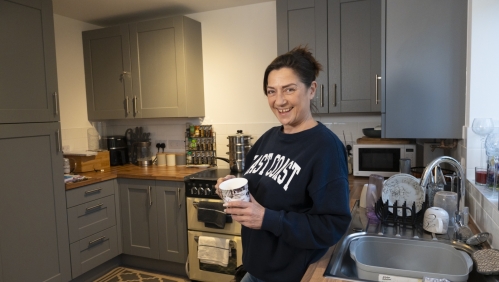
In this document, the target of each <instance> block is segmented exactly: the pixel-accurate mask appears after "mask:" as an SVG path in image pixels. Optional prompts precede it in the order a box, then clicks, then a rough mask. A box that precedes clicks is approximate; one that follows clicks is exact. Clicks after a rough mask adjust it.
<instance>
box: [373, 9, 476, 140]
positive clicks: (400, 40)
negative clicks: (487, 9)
mask: <svg viewBox="0 0 499 282" xmlns="http://www.w3.org/2000/svg"><path fill="white" fill-rule="evenodd" d="M382 11H383V18H384V19H385V20H384V21H383V27H382V37H383V41H382V42H383V44H384V50H385V52H384V53H383V56H384V58H382V62H383V70H384V74H383V76H384V77H386V79H383V80H382V93H383V95H384V99H383V100H384V102H385V103H384V108H383V109H382V123H383V131H382V134H383V137H386V138H442V139H460V138H462V127H463V125H464V118H465V101H466V46H467V1H466V0H440V1H433V0H418V1H400V0H385V1H383V7H382Z"/></svg>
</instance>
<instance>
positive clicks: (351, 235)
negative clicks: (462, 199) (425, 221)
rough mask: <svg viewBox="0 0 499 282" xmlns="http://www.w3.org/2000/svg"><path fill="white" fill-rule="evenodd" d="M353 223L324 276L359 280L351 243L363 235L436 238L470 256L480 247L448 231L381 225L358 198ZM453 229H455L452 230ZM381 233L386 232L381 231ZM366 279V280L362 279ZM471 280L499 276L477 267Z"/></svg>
mask: <svg viewBox="0 0 499 282" xmlns="http://www.w3.org/2000/svg"><path fill="white" fill-rule="evenodd" d="M352 218H353V219H352V223H351V224H350V227H349V230H348V232H347V234H345V236H343V238H342V239H341V240H340V241H339V242H338V243H337V244H336V246H335V248H334V251H333V255H332V256H331V260H330V262H329V264H328V267H327V268H326V271H325V273H324V276H326V277H336V278H341V279H345V280H357V281H359V280H360V279H359V278H358V274H357V267H356V265H355V261H354V260H353V259H352V258H351V257H350V251H349V248H350V243H351V242H352V241H354V240H357V239H359V238H362V237H384V238H393V239H399V238H403V239H407V240H418V241H428V242H435V240H434V239H436V240H437V241H438V242H440V243H444V244H449V245H451V246H452V247H454V248H455V249H457V250H461V251H464V252H466V253H468V254H469V255H470V257H471V255H472V254H473V252H474V251H476V250H477V248H475V247H472V246H469V245H467V244H464V243H461V242H458V241H454V240H451V239H449V238H452V236H449V235H447V234H443V235H438V236H437V237H436V238H432V235H431V234H430V233H428V232H426V231H424V230H423V229H422V228H421V227H419V226H416V228H412V227H406V228H404V227H398V228H397V227H395V226H381V225H380V224H378V223H375V222H374V221H372V220H371V221H370V220H368V218H367V217H366V216H365V209H363V208H359V207H358V201H357V203H356V204H355V206H354V208H353V210H352ZM451 232H453V231H452V230H451V231H450V232H449V233H451ZM378 233H383V235H380V234H378ZM362 281H365V280H362ZM468 281H472V282H482V281H487V282H491V281H496V282H498V281H499V276H488V275H481V274H479V273H477V272H476V268H475V267H473V270H472V271H471V272H470V273H469V277H468Z"/></svg>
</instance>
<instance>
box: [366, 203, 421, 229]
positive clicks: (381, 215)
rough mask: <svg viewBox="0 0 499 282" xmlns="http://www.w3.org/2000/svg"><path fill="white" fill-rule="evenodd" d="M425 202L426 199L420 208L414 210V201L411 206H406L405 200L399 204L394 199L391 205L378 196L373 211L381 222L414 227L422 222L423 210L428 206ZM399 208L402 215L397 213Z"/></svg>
mask: <svg viewBox="0 0 499 282" xmlns="http://www.w3.org/2000/svg"><path fill="white" fill-rule="evenodd" d="M426 203H427V201H425V202H423V204H422V207H421V210H420V211H419V212H416V203H414V202H413V203H412V206H411V207H408V206H407V202H405V201H404V202H403V203H402V205H399V203H398V202H397V201H395V202H394V203H393V205H390V204H389V202H388V200H387V201H386V202H383V200H382V198H381V197H380V198H379V199H378V200H377V201H376V203H375V204H374V212H375V214H376V217H377V218H378V219H379V220H380V222H381V224H384V225H401V226H404V227H408V226H410V227H413V228H416V226H417V225H419V224H422V222H423V216H424V212H425V211H426V209H427V208H428V207H427V204H426ZM390 210H392V211H393V212H392V211H390ZM399 210H401V211H402V215H399V212H398V211H399Z"/></svg>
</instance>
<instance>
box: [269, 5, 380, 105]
mask: <svg viewBox="0 0 499 282" xmlns="http://www.w3.org/2000/svg"><path fill="white" fill-rule="evenodd" d="M276 5H277V6H276V9H277V47H278V53H279V54H283V53H285V52H287V51H289V50H291V49H293V48H294V47H296V46H298V45H302V46H305V45H307V46H308V47H309V48H310V49H311V50H312V52H313V54H314V56H315V57H316V59H317V60H318V61H319V62H320V63H321V64H322V65H323V68H324V71H323V72H321V74H320V75H319V77H318V78H317V83H318V89H317V94H316V96H315V99H314V104H315V106H316V107H317V109H318V112H319V113H355V112H357V113H362V112H363V113H365V112H380V110H381V103H380V101H381V97H380V95H379V94H380V93H378V89H379V87H377V86H378V81H380V79H381V76H380V73H381V31H380V29H381V2H380V0H355V1H352V0H307V1H303V0H277V3H276Z"/></svg>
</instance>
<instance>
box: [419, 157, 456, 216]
mask: <svg viewBox="0 0 499 282" xmlns="http://www.w3.org/2000/svg"><path fill="white" fill-rule="evenodd" d="M441 163H447V164H450V165H452V166H453V167H454V168H455V170H456V173H457V175H456V177H457V178H458V179H460V180H461V181H460V182H459V183H460V184H457V185H458V187H457V189H456V190H457V210H456V216H455V221H456V223H459V221H460V215H459V211H461V210H462V209H463V208H464V197H465V191H466V188H465V177H464V170H463V167H462V166H461V164H460V163H459V162H458V161H456V160H455V159H453V158H451V157H448V156H443V157H438V158H436V159H434V160H433V161H431V163H429V164H428V165H427V166H426V167H425V169H424V170H423V174H422V175H421V181H420V182H419V185H421V187H423V189H425V190H426V188H427V186H428V184H429V183H430V182H431V181H432V178H433V177H432V174H431V172H432V170H433V169H434V168H436V167H439V166H440V164H441ZM435 178H437V177H435ZM451 189H452V188H451ZM450 216H451V215H449V217H450Z"/></svg>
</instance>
